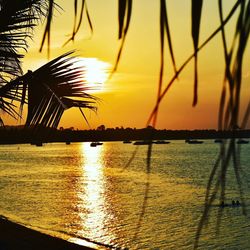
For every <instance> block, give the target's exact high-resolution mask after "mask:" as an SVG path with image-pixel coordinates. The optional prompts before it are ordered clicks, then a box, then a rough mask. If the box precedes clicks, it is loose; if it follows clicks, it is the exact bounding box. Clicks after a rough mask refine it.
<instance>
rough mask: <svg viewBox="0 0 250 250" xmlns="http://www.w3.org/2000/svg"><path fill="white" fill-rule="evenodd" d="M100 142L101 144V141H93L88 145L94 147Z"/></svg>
mask: <svg viewBox="0 0 250 250" xmlns="http://www.w3.org/2000/svg"><path fill="white" fill-rule="evenodd" d="M102 144H103V143H102V142H98V141H94V142H91V143H90V147H96V146H100V145H102Z"/></svg>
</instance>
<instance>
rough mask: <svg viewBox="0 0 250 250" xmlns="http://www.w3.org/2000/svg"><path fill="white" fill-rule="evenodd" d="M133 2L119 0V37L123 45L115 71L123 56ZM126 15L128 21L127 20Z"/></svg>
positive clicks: (117, 58)
mask: <svg viewBox="0 0 250 250" xmlns="http://www.w3.org/2000/svg"><path fill="white" fill-rule="evenodd" d="M132 3H133V0H119V4H118V20H119V31H118V38H119V39H121V45H120V48H119V51H118V54H117V57H116V62H115V66H114V68H113V70H112V73H114V72H115V71H116V70H117V67H118V63H119V61H120V58H121V54H122V50H123V47H124V43H125V39H126V36H127V33H128V29H129V24H130V19H131V14H132ZM125 16H126V22H125Z"/></svg>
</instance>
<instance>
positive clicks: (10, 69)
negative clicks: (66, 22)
mask: <svg viewBox="0 0 250 250" xmlns="http://www.w3.org/2000/svg"><path fill="white" fill-rule="evenodd" d="M0 7H1V8H0V23H1V25H0V72H1V78H0V82H1V83H3V82H6V78H7V79H9V78H13V77H16V76H19V75H21V73H22V70H21V67H20V59H21V58H22V55H21V54H19V53H18V50H20V49H24V50H26V49H27V37H30V36H31V31H32V28H33V27H34V26H35V25H36V23H37V22H38V20H39V18H40V17H41V16H42V15H44V13H45V10H46V4H45V1H38V0H23V1H15V0H8V1H7V0H5V1H1V3H0Z"/></svg>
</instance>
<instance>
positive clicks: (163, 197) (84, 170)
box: [0, 140, 250, 250]
mask: <svg viewBox="0 0 250 250" xmlns="http://www.w3.org/2000/svg"><path fill="white" fill-rule="evenodd" d="M240 147H241V148H240V151H241V158H240V164H241V169H240V175H241V192H242V195H243V196H244V200H245V204H246V205H245V212H246V215H245V214H243V209H242V208H243V206H226V207H224V208H221V207H220V206H219V199H215V202H214V205H213V206H211V208H210V214H209V217H208V220H207V223H206V226H205V227H203V229H202V231H201V234H200V240H199V248H198V249H213V250H214V249H220V250H221V249H234V250H236V249H237V250H239V249H244V250H245V249H250V189H249V187H250V166H249V165H250V144H246V145H240ZM147 149H148V146H135V145H133V144H123V143H122V142H104V143H103V145H102V146H97V147H90V144H89V143H86V142H84V143H71V144H70V145H66V144H64V143H51V144H44V146H42V147H36V146H34V145H28V144H23V145H21V144H20V145H1V146H0V215H3V216H6V217H7V218H9V219H10V220H12V221H15V222H18V223H21V224H24V225H26V226H28V227H32V228H35V229H37V230H40V231H43V232H46V233H49V234H51V235H57V236H59V237H62V238H64V239H68V240H70V241H73V242H77V243H79V244H81V242H82V241H81V240H82V239H85V240H86V239H87V240H88V241H90V242H98V243H101V244H103V245H106V246H109V247H110V248H111V249H118V248H119V247H120V248H128V249H154V250H156V249H193V246H194V242H195V235H196V232H197V227H198V224H199V221H200V218H201V216H202V212H203V210H204V197H205V193H206V187H207V183H208V179H209V175H210V172H211V170H212V168H213V166H214V164H215V162H216V159H217V157H218V154H219V151H220V145H219V144H216V143H214V142H213V141H212V140H205V141H204V143H203V144H194V145H191V144H186V143H185V142H184V141H182V140H180V141H171V143H170V144H166V145H154V146H153V150H152V155H151V166H150V168H149V169H147V163H146V159H147ZM135 150H137V151H136V155H135V157H134V159H133V160H132V161H131V163H130V164H128V162H129V161H130V159H131V157H132V156H133V154H134V153H135ZM147 172H149V173H147ZM213 185H214V183H213ZM232 200H240V192H239V186H238V184H237V181H236V178H235V172H234V169H233V166H232V164H231V165H230V166H229V168H228V171H227V179H226V200H225V203H228V204H231V201H232ZM218 214H219V215H220V216H219V217H218ZM218 218H219V219H218ZM218 221H219V227H218V226H217V225H218ZM100 249H102V247H101V246H100Z"/></svg>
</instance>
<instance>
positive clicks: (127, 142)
mask: <svg viewBox="0 0 250 250" xmlns="http://www.w3.org/2000/svg"><path fill="white" fill-rule="evenodd" d="M123 143H124V144H129V143H132V141H129V140H125V141H123Z"/></svg>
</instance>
